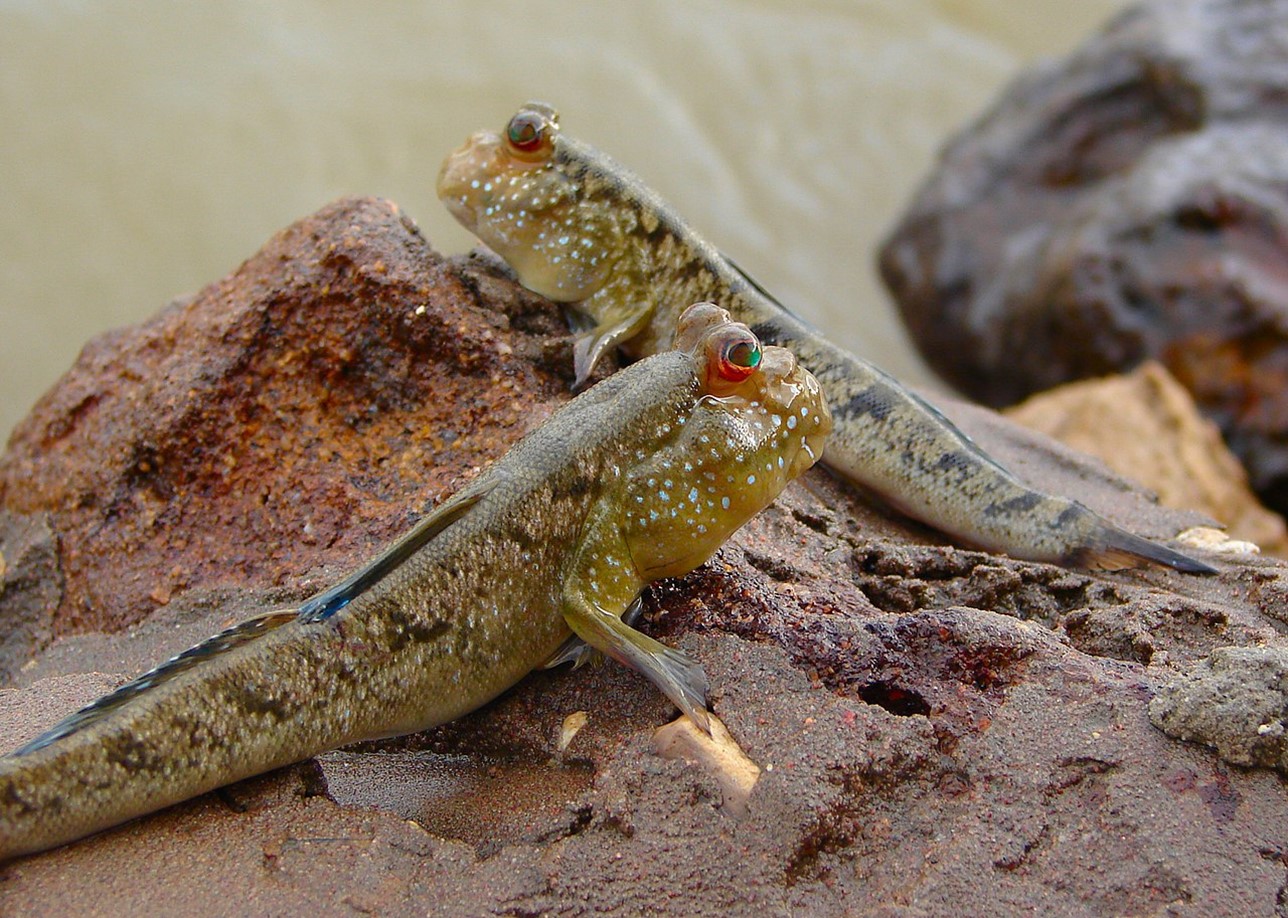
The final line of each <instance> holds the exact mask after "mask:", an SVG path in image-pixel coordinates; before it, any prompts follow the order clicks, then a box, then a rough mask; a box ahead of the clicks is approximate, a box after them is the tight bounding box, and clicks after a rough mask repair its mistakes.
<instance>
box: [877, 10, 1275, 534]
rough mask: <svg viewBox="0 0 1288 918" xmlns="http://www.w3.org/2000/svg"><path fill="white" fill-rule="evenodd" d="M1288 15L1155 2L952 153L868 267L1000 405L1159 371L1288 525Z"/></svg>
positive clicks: (1021, 94)
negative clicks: (1095, 379)
mask: <svg viewBox="0 0 1288 918" xmlns="http://www.w3.org/2000/svg"><path fill="white" fill-rule="evenodd" d="M1285 48H1288V2H1286V0H1243V2H1230V0H1152V2H1148V3H1144V4H1141V5H1139V6H1136V7H1133V8H1132V9H1131V10H1129V11H1128V12H1127V13H1125V14H1123V15H1122V16H1121V17H1119V18H1118V19H1117V20H1115V21H1114V22H1113V23H1112V24H1111V25H1110V26H1109V27H1108V28H1107V29H1106V30H1105V32H1104V33H1103V34H1101V35H1099V36H1097V37H1095V38H1093V39H1092V40H1091V41H1090V42H1089V43H1087V44H1086V45H1085V46H1084V47H1083V48H1082V49H1081V50H1079V51H1077V52H1075V53H1074V54H1073V55H1072V56H1070V57H1069V58H1068V59H1067V60H1065V61H1063V62H1060V63H1054V64H1046V65H1041V66H1038V67H1036V68H1034V69H1033V70H1031V71H1030V72H1029V73H1028V74H1027V75H1025V76H1023V77H1022V78H1020V79H1019V80H1018V81H1017V82H1016V83H1015V84H1013V86H1012V87H1011V88H1010V89H1009V91H1007V92H1006V94H1005V95H1004V96H1003V97H1002V99H1001V100H1000V101H999V102H998V103H997V104H996V105H995V106H994V108H993V109H992V110H991V111H989V112H988V113H987V114H985V115H984V116H983V117H982V118H980V119H979V120H978V121H977V122H975V123H974V124H973V125H971V126H970V127H969V128H967V129H966V130H965V131H964V132H963V133H962V134H961V135H960V136H958V137H957V138H956V139H955V140H953V141H952V142H951V143H950V144H949V145H948V146H947V148H946V149H945V151H944V152H943V154H942V157H941V162H940V164H939V166H938V167H937V169H936V171H935V173H934V175H933V176H932V177H931V178H930V179H929V180H928V181H927V182H926V184H925V185H924V187H923V188H922V189H921V191H920V192H919V194H918V196H917V198H916V200H915V202H914V203H913V205H912V206H911V208H910V209H909V211H908V213H907V214H906V215H905V216H904V218H903V219H902V221H901V222H900V223H899V225H898V226H897V228H896V229H895V230H894V232H893V233H892V235H891V236H890V238H889V239H888V241H887V242H886V244H885V246H884V247H883V250H882V253H881V270H882V274H883V276H884V278H885V281H886V283H887V285H888V286H889V288H890V289H891V291H892V292H893V293H894V295H895V298H896V299H897V301H898V303H899V306H900V308H901V309H902V311H903V315H904V317H905V319H906V320H907V323H908V326H909V328H910V329H911V331H912V334H913V337H914V338H915V340H916V341H917V342H918V344H919V346H920V348H921V350H922V352H923V353H924V354H925V356H926V358H927V360H928V361H929V362H930V363H931V364H932V365H933V366H934V367H935V368H936V369H937V370H938V371H939V372H940V373H942V374H943V375H944V376H945V377H946V378H947V379H949V380H950V381H951V382H952V383H953V384H954V385H956V386H958V387H959V388H960V389H962V391H964V392H967V393H969V394H970V395H972V396H974V397H976V398H979V399H980V400H982V401H985V402H986V403H989V404H993V405H1003V404H1010V403H1013V402H1015V401H1018V400H1019V399H1021V398H1023V397H1025V396H1027V395H1029V394H1030V393H1032V392H1035V391H1039V390H1042V389H1047V388H1050V387H1051V386H1054V385H1056V384H1058V383H1061V382H1065V381H1067V380H1071V379H1076V378H1081V377H1085V376H1096V375H1103V374H1106V373H1111V372H1115V371H1118V370H1123V369H1128V368H1130V367H1132V366H1134V365H1135V364H1136V363H1138V362H1140V361H1142V360H1144V359H1146V358H1154V359H1157V360H1160V361H1162V362H1163V363H1164V364H1166V365H1167V367H1168V368H1169V369H1170V370H1171V371H1172V373H1173V374H1174V375H1175V376H1176V377H1177V378H1178V379H1179V380H1180V381H1181V382H1182V383H1183V384H1184V385H1185V386H1186V387H1187V388H1189V390H1190V391H1191V392H1192V393H1193V394H1194V396H1195V398H1196V400H1197V401H1198V403H1199V405H1200V407H1201V408H1202V410H1203V411H1204V413H1205V414H1207V416H1208V417H1210V418H1212V419H1213V420H1215V421H1216V422H1217V423H1218V425H1219V426H1220V427H1221V429H1222V431H1223V432H1224V434H1225V436H1226V438H1227V440H1228V441H1229V443H1230V445H1231V448H1232V449H1233V450H1234V452H1235V454H1236V455H1238V456H1239V458H1240V459H1241V460H1242V461H1243V462H1244V464H1245V465H1246V466H1247V468H1248V470H1249V474H1250V478H1251V481H1252V485H1253V488H1254V489H1255V490H1256V491H1257V493H1259V494H1260V495H1261V496H1262V498H1263V499H1264V500H1265V501H1266V502H1267V503H1268V504H1269V505H1270V506H1271V507H1272V508H1273V509H1276V510H1279V511H1280V512H1285V511H1288V333H1286V331H1285V329H1288V314H1286V313H1285V308H1286V304H1288V274H1285V270H1284V265H1285V264H1288V258H1286V256H1288V197H1286V196H1285V192H1284V189H1285V187H1288V106H1286V105H1285V99H1288V53H1286V52H1285V50H1284V49H1285Z"/></svg>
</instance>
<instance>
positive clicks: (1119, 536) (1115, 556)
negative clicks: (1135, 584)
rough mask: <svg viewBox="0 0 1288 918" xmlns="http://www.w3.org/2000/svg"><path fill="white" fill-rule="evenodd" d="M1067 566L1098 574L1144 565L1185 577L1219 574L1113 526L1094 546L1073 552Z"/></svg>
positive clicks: (1179, 554) (1195, 561) (1185, 556)
mask: <svg viewBox="0 0 1288 918" xmlns="http://www.w3.org/2000/svg"><path fill="white" fill-rule="evenodd" d="M1068 564H1069V565H1070V566H1072V567H1083V568H1088V569H1090V570H1096V571H1121V570H1125V569H1127V568H1132V567H1140V566H1141V565H1143V564H1155V565H1159V566H1162V567H1170V568H1172V569H1173V570H1177V571H1182V572H1183V573H1186V574H1215V573H1217V569H1216V568H1215V567H1212V566H1211V565H1210V564H1205V563H1203V562H1202V561H1199V560H1197V559H1195V558H1191V557H1190V556H1189V555H1186V554H1183V553H1181V552H1179V551H1176V550H1175V549H1171V548H1168V547H1167V546H1166V545H1160V544H1158V543H1157V542H1151V541H1150V540H1149V539H1143V538H1141V537H1140V536H1137V535H1132V534H1131V533H1130V532H1127V531H1126V530H1123V529H1118V528H1117V527H1110V526H1106V527H1105V528H1104V529H1103V530H1102V531H1101V533H1100V535H1099V537H1098V538H1097V539H1096V540H1095V541H1094V543H1092V544H1091V545H1086V546H1082V547H1080V548H1076V549H1074V550H1073V551H1072V552H1070V554H1069V557H1068Z"/></svg>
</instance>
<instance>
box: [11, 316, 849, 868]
mask: <svg viewBox="0 0 1288 918" xmlns="http://www.w3.org/2000/svg"><path fill="white" fill-rule="evenodd" d="M692 314H693V319H692V320H688V319H686V320H683V321H682V322H681V330H682V339H681V340H680V341H679V342H678V343H679V344H681V345H683V348H682V349H680V350H673V351H669V352H666V353H663V354H659V355H657V356H656V357H654V358H651V359H649V360H647V361H642V362H640V363H638V364H635V365H634V366H632V367H630V368H629V369H628V370H627V371H625V372H623V373H619V374H616V375H614V376H613V377H612V378H610V379H608V380H606V381H604V382H603V383H602V384H600V385H598V386H595V387H593V388H591V389H589V390H588V391H586V392H585V393H583V394H582V395H580V396H578V397H577V398H576V399H574V400H573V401H572V402H571V403H569V404H568V405H566V406H564V407H563V408H561V409H560V410H559V411H558V412H556V413H555V414H554V415H553V416H552V417H551V418H550V419H549V420H548V421H547V422H546V423H545V424H543V425H542V426H541V427H539V428H538V429H537V430H536V431H534V432H533V433H532V434H530V435H529V436H527V437H526V438H524V439H523V440H522V441H520V443H518V444H517V445H516V446H515V447H514V448H513V449H512V450H511V451H510V452H509V453H507V454H506V455H505V456H504V457H502V458H501V459H500V460H498V461H497V462H496V463H495V464H493V465H492V466H491V467H489V468H488V469H487V470H486V471H484V472H483V473H482V474H481V475H480V476H479V477H478V478H477V479H476V480H475V481H474V482H472V483H471V484H469V485H468V486H467V487H466V488H465V489H464V490H462V491H461V492H459V493H458V494H457V495H455V496H453V497H452V498H450V499H448V500H447V501H446V502H444V503H443V504H442V505H441V506H440V507H439V508H438V509H436V510H435V511H433V512H432V513H431V514H429V515H428V516H427V518H426V519H425V520H423V521H422V522H421V523H420V524H418V525H417V527H415V528H414V529H413V530H412V531H411V532H410V533H409V534H408V535H407V536H405V537H403V538H402V539H400V540H398V541H396V542H395V543H393V545H392V546H390V547H389V548H388V549H387V550H386V551H385V552H384V553H382V554H381V555H380V556H378V557H377V558H375V559H373V560H372V561H371V562H370V563H369V564H367V565H365V566H364V567H362V568H360V569H359V570H358V571H356V572H355V573H354V574H353V575H351V576H350V577H348V578H346V579H344V580H342V581H341V582H339V583H338V584H336V585H334V586H332V587H330V588H328V589H326V590H324V591H322V592H321V593H319V594H317V595H316V596H314V597H311V598H310V599H309V600H307V601H306V602H305V603H303V604H302V605H301V606H300V607H299V608H298V609H294V608H293V609H285V610H277V611H274V612H269V613H266V614H265V615H262V616H259V617H257V618H254V619H251V620H249V621H248V622H244V623H242V624H240V625H238V626H235V627H234V628H232V629H229V630H228V631H226V632H223V633H222V634H220V635H216V636H215V637H214V638H211V639H210V640H208V641H206V642H204V643H203V644H201V645H198V646H197V647H195V648H193V649H192V650H190V651H187V652H185V653H184V654H181V655H180V656H179V657H177V658H175V659H174V660H172V661H170V662H169V663H166V664H163V665H162V666H161V667H158V668H157V669H156V670H153V671H152V672H151V673H148V674H145V675H144V676H142V677H140V678H139V679H137V680H134V681H133V682H131V683H127V684H126V685H125V686H123V687H122V688H121V689H119V690H117V692H115V693H112V694H111V695H108V696H106V697H105V698H103V699H100V700H99V701H98V702H95V703H94V704H93V705H90V706H89V707H87V708H85V709H83V710H82V711H81V712H78V713H77V714H74V715H72V716H71V717H70V718H68V719H67V720H65V721H64V722H62V723H61V724H59V725H56V726H55V727H54V728H53V729H52V730H50V731H48V732H47V733H46V734H44V735H42V736H41V737H38V738H37V739H35V740H33V741H32V742H31V743H28V744H27V745H26V746H24V747H22V748H21V749H19V750H17V751H16V752H14V753H11V754H10V755H7V756H4V757H0V860H4V859H7V858H10V857H14V856H17V855H21V854H25V853H30V852H33V851H38V850H41V849H44V848H48V847H52V846H54V845H58V844H62V843H64V842H67V841H70V840H73V839H75V838H78V837H81V836H83V835H87V834H90V833H92V832H95V831H98V830H100V829H103V828H106V827H108V826H111V825H115V824H117V823H120V822H123V821H125V820H127V819H130V818H133V817H135V816H139V815H142V814H144V813H148V812H151V811H154V810H157V809H160V808H162V807H164V806H167V805H170V804H172V803H176V802H178V801H181V800H184V799H187V798H189V797H192V796H195V795H197V794H200V793H202V792H204V791H208V790H211V789H213V788H216V787H219V786H221V785H224V784H227V783H230V782H232V781H236V780H239V779H241V778H245V777H248V776H250V775H254V774H258V773H261V772H264V771H267V770H269V769H272V768H276V767H279V766H282V765H286V764H288V763H291V762H295V761H299V760H301V759H304V758H307V757H308V756H310V755H313V754H315V753H318V752H321V751H324V750H326V749H331V748H335V747H337V746H341V745H344V744H347V743H351V742H355V741H358V740H364V739H375V738H379V737H385V736H392V735H399V734H403V733H409V732H413V731H416V730H421V729H424V728H427V727H429V726H433V725H435V724H439V723H444V722H446V721H449V720H452V719H454V718H456V717H459V716H460V715H462V714H464V713H466V712H468V711H471V710H473V709H475V708H477V707H479V706H480V705H482V704H484V703H486V702H487V701H489V700H491V699H492V698H494V697H496V696H497V695H498V694H500V693H501V692H502V691H504V690H505V689H507V688H508V687H510V686H511V685H513V684H514V683H515V682H517V681H518V680H519V679H521V678H522V677H523V676H524V675H526V674H527V673H528V672H530V671H531V670H533V669H535V668H538V667H540V666H542V665H543V664H544V663H546V662H547V661H549V660H551V659H552V658H555V659H576V656H577V655H576V653H575V652H573V653H571V654H570V653H569V652H568V651H567V649H566V645H567V644H568V642H569V639H570V638H571V636H572V635H574V634H576V635H577V636H579V637H580V638H581V639H583V640H585V641H587V642H588V643H589V644H590V645H591V646H593V647H595V648H596V649H598V650H601V651H603V652H604V653H606V654H608V655H610V656H612V657H614V658H615V659H618V660H620V661H621V662H623V663H626V664H627V665H630V666H632V667H634V668H636V669H638V670H639V671H641V672H642V673H643V674H644V675H646V676H647V677H648V678H650V679H651V680H653V681H654V683H655V684H657V685H658V687H659V688H661V689H662V690H663V691H664V692H666V693H667V694H668V695H669V696H670V697H671V698H672V700H674V701H675V702H676V703H677V705H679V706H680V707H681V708H682V709H683V710H684V711H685V712H686V713H688V714H689V715H690V716H691V717H693V718H694V719H695V720H696V721H698V722H699V723H700V724H704V723H705V717H706V715H705V684H706V683H705V676H704V675H703V674H702V671H701V668H700V666H698V664H696V663H695V662H694V661H692V660H689V659H688V658H687V657H685V656H684V655H683V654H680V653H678V652H677V651H674V650H672V649H671V648H667V647H665V646H664V645H662V644H660V643H658V642H656V641H654V640H652V639H651V638H648V637H646V636H644V635H642V634H640V633H639V632H637V631H634V630H633V629H631V628H629V627H628V626H627V625H626V624H625V623H623V622H622V621H621V619H620V616H621V615H622V614H623V612H625V611H627V610H628V609H629V608H630V607H631V606H632V603H633V602H634V601H635V600H636V598H637V596H638V595H639V593H640V591H641V590H642V589H643V587H644V586H645V585H646V584H647V583H648V582H650V581H652V580H653V579H656V578H658V577H662V576H672V575H675V574H681V573H685V572H687V571H688V570H691V569H692V568H694V567H696V566H697V565H698V564H701V563H702V562H703V561H705V560H706V559H707V558H708V557H710V555H711V554H712V553H713V552H714V551H715V550H716V548H717V547H718V546H719V545H720V544H721V543H722V542H723V541H724V540H725V538H727V537H728V536H729V535H730V534H731V533H732V532H733V530H734V529H736V528H737V527H738V526H740V525H741V524H742V523H743V522H744V521H745V520H746V519H748V518H749V517H750V516H751V515H753V514H754V513H756V512H758V511H759V510H760V509H761V508H763V507H764V506H765V505H767V504H768V503H769V502H770V501H771V500H772V499H773V498H774V496H776V495H777V493H778V492H779V491H780V490H781V489H782V488H783V487H784V486H786V484H787V482H788V481H790V480H791V479H792V478H793V477H795V476H796V475H798V474H800V472H802V471H803V470H804V469H805V468H807V467H808V466H809V465H811V464H812V463H813V462H814V460H815V458H816V457H817V455H819V454H820V453H821V451H822V441H823V438H824V437H825V436H826V434H827V432H828V427H829V424H828V420H827V408H826V404H825V402H824V401H823V398H822V395H821V392H820V389H819V387H818V385H817V383H816V382H815V381H814V380H813V379H812V378H811V377H810V376H809V374H808V373H806V372H804V371H803V370H802V369H801V368H799V367H798V366H797V364H796V361H795V360H794V359H793V358H792V356H791V355H790V354H789V353H787V352H786V351H783V350H782V349H780V348H764V349H763V350H762V349H761V347H760V345H759V343H758V342H757V341H756V339H755V338H754V336H752V335H751V333H750V332H749V331H748V330H747V329H746V328H745V326H741V325H737V324H734V323H732V322H730V320H729V317H728V315H727V313H724V312H723V311H722V310H719V309H717V308H716V307H714V306H701V307H695V308H694V310H692ZM731 355H732V356H731ZM753 357H754V360H753V359H752V358H753ZM739 361H741V363H739ZM744 364H745V365H744ZM726 374H732V377H730V378H727V376H726ZM787 416H791V417H793V418H797V419H799V420H798V421H797V422H795V423H793V424H791V425H788V424H787V423H786V422H785V421H784V420H783V418H785V417H787ZM806 422H808V423H806ZM752 466H754V467H755V468H757V469H758V470H761V471H760V472H759V476H758V479H757V483H756V484H755V486H753V487H748V486H747V485H746V483H745V476H744V475H743V470H744V469H746V468H749V467H752ZM735 470H737V474H738V476H739V487H738V488H737V490H736V491H733V490H731V489H730V487H729V483H730V482H731V481H732V480H733V478H734V472H735Z"/></svg>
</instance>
